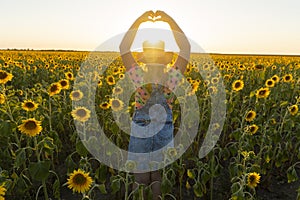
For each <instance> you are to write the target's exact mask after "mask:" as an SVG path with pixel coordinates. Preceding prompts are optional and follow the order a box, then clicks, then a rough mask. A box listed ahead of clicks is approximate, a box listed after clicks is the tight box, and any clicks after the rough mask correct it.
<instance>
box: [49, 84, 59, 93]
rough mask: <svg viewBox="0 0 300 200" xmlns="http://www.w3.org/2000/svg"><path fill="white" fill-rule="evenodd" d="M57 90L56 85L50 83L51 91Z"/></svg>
mask: <svg viewBox="0 0 300 200" xmlns="http://www.w3.org/2000/svg"><path fill="white" fill-rule="evenodd" d="M57 90H58V87H57V85H52V87H51V88H50V91H51V92H56V91H57Z"/></svg>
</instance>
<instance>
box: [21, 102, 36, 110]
mask: <svg viewBox="0 0 300 200" xmlns="http://www.w3.org/2000/svg"><path fill="white" fill-rule="evenodd" d="M38 106H39V104H37V103H35V102H34V101H32V100H25V101H24V102H23V103H22V109H23V110H26V111H34V110H36V109H37V108H38Z"/></svg>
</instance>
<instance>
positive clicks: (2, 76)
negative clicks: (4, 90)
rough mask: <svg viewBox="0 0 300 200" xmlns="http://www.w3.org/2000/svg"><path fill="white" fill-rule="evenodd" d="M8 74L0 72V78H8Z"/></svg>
mask: <svg viewBox="0 0 300 200" xmlns="http://www.w3.org/2000/svg"><path fill="white" fill-rule="evenodd" d="M7 76H8V74H7V73H6V72H0V79H6V77H7Z"/></svg>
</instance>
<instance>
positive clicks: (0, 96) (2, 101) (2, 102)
mask: <svg viewBox="0 0 300 200" xmlns="http://www.w3.org/2000/svg"><path fill="white" fill-rule="evenodd" d="M4 103H5V96H4V95H3V94H0V104H4Z"/></svg>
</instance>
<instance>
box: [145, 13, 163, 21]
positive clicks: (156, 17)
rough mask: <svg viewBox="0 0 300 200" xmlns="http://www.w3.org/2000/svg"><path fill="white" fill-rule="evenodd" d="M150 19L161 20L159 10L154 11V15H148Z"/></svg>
mask: <svg viewBox="0 0 300 200" xmlns="http://www.w3.org/2000/svg"><path fill="white" fill-rule="evenodd" d="M148 19H149V20H150V21H152V22H155V21H161V20H160V19H161V15H159V14H158V13H157V12H155V13H154V15H151V16H148Z"/></svg>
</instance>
